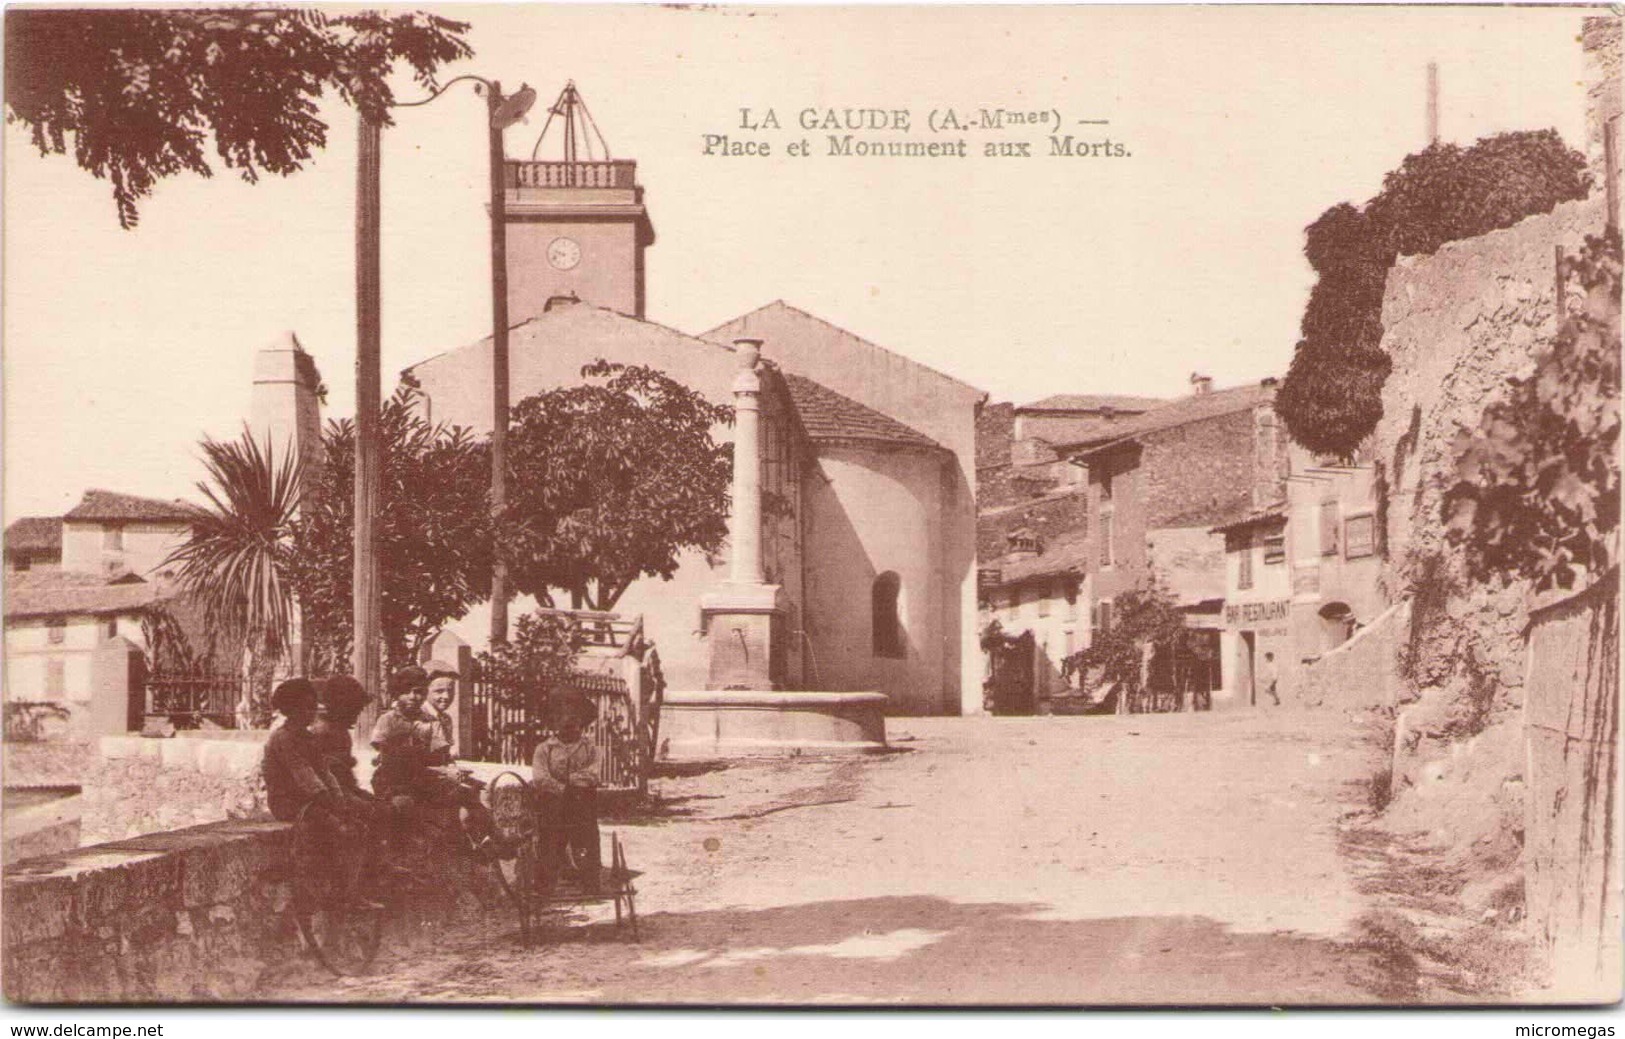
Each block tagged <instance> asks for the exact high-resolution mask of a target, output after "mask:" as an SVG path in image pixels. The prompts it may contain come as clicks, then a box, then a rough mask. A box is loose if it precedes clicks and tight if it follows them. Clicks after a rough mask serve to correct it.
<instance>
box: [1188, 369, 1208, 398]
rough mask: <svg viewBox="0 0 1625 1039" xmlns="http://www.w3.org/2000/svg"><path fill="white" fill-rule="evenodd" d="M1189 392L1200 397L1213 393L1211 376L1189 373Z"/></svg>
mask: <svg viewBox="0 0 1625 1039" xmlns="http://www.w3.org/2000/svg"><path fill="white" fill-rule="evenodd" d="M1191 392H1192V393H1194V394H1196V395H1197V396H1198V397H1200V396H1201V395H1202V394H1204V393H1212V392H1213V376H1211V375H1203V374H1202V373H1201V372H1191Z"/></svg>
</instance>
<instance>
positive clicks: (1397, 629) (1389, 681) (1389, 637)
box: [1297, 603, 1410, 707]
mask: <svg viewBox="0 0 1625 1039" xmlns="http://www.w3.org/2000/svg"><path fill="white" fill-rule="evenodd" d="M1409 627H1410V604H1409V603H1398V604H1396V605H1393V606H1390V607H1388V609H1386V610H1384V611H1383V612H1382V613H1381V614H1379V615H1378V616H1377V617H1376V618H1375V619H1374V620H1372V622H1371V623H1370V624H1369V625H1367V626H1366V627H1364V628H1361V629H1360V630H1359V631H1358V632H1356V633H1355V635H1354V637H1353V638H1351V639H1349V640H1348V641H1347V642H1345V643H1343V644H1342V645H1341V646H1338V647H1337V648H1336V649H1333V650H1331V651H1329V652H1327V653H1326V654H1325V655H1323V656H1322V657H1321V658H1320V659H1319V660H1317V661H1315V662H1314V664H1312V665H1311V666H1310V667H1309V668H1308V669H1307V670H1306V671H1305V672H1304V677H1303V682H1302V683H1301V685H1300V686H1299V688H1298V690H1297V698H1298V700H1299V702H1300V703H1302V704H1303V706H1305V707H1320V706H1323V705H1328V704H1329V705H1333V706H1337V707H1392V706H1393V705H1394V704H1395V703H1396V702H1398V700H1399V699H1400V697H1401V695H1402V694H1401V689H1402V688H1403V682H1404V680H1403V679H1402V678H1401V677H1400V675H1399V647H1400V645H1401V644H1402V643H1403V642H1404V640H1405V636H1406V635H1407V634H1408V632H1409Z"/></svg>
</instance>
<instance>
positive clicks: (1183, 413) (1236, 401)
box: [1094, 383, 1274, 451]
mask: <svg viewBox="0 0 1625 1039" xmlns="http://www.w3.org/2000/svg"><path fill="white" fill-rule="evenodd" d="M1273 394H1274V387H1273V386H1269V387H1266V386H1263V385H1261V384H1259V383H1251V384H1248V385H1246V386H1232V387H1230V388H1229V389H1225V390H1213V391H1211V392H1208V393H1194V394H1191V395H1190V396H1188V397H1181V398H1179V399H1178V400H1176V401H1171V402H1170V403H1167V404H1164V405H1162V406H1161V407H1159V408H1153V409H1152V410H1150V411H1148V412H1146V413H1145V414H1143V415H1136V416H1135V417H1133V418H1131V419H1129V420H1128V421H1126V422H1124V423H1122V424H1121V425H1120V426H1119V427H1118V430H1117V435H1116V436H1115V437H1113V438H1112V439H1111V440H1109V441H1107V442H1106V443H1104V444H1102V445H1100V447H1098V448H1095V449H1094V450H1097V451H1098V450H1102V449H1104V448H1108V447H1115V446H1116V445H1118V444H1121V443H1124V442H1126V441H1129V440H1134V439H1137V438H1139V437H1143V436H1145V435H1147V434H1149V433H1155V432H1158V431H1160V430H1164V429H1173V428H1174V427H1175V426H1183V425H1185V424H1186V423H1190V422H1200V421H1202V420H1203V419H1210V418H1218V417H1219V416H1221V415H1229V414H1232V413H1234V412H1237V411H1250V410H1252V409H1253V408H1255V407H1257V406H1258V405H1260V404H1263V403H1265V402H1267V401H1269V400H1270V399H1272V396H1273Z"/></svg>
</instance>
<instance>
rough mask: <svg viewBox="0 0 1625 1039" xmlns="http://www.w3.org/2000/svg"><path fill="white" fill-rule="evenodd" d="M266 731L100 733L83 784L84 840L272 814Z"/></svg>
mask: <svg viewBox="0 0 1625 1039" xmlns="http://www.w3.org/2000/svg"><path fill="white" fill-rule="evenodd" d="M267 735H268V733H266V732H243V733H225V734H218V735H210V736H203V735H202V734H197V735H195V736H194V735H187V736H177V737H174V738H170V739H149V738H146V737H142V736H104V737H102V738H101V740H100V741H99V743H98V745H97V748H96V751H97V753H96V757H95V758H94V759H93V760H92V762H91V764H90V767H89V769H88V771H87V774H86V776H85V779H84V783H83V786H84V795H83V812H84V814H83V819H82V824H81V825H82V829H83V833H84V839H85V841H87V842H90V843H94V842H98V841H114V840H122V839H125V838H129V837H137V836H140V835H142V834H148V833H157V832H160V831H164V830H174V829H178V828H180V827H183V826H193V825H197V824H200V823H212V822H222V821H224V820H228V819H254V818H264V817H266V816H267V815H268V814H269V812H268V811H267V809H266V805H265V783H264V781H263V780H262V779H261V777H260V759H261V757H262V756H263V754H264V742H265V738H266V736H267Z"/></svg>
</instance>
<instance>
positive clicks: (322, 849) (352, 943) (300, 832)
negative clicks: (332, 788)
mask: <svg viewBox="0 0 1625 1039" xmlns="http://www.w3.org/2000/svg"><path fill="white" fill-rule="evenodd" d="M329 844H330V842H327V841H323V839H322V835H320V834H318V832H317V824H316V823H315V822H314V821H313V820H312V819H311V818H310V817H309V806H307V807H306V809H305V811H302V812H300V813H299V818H298V819H297V820H296V821H295V822H294V827H293V841H292V847H290V849H289V852H288V854H289V859H290V862H291V864H292V866H293V869H292V880H293V888H294V892H293V908H294V918H295V919H296V920H297V921H298V924H299V934H300V936H301V937H303V938H304V941H305V945H306V946H308V947H309V949H310V950H311V951H312V952H313V953H315V954H316V958H317V959H318V960H320V961H321V964H322V966H324V967H326V968H327V969H328V970H330V971H332V972H333V973H334V974H337V975H339V976H341V977H346V976H355V975H360V974H365V973H366V972H367V970H368V969H370V968H371V967H372V961H373V959H374V958H375V957H376V956H377V955H378V947H379V945H380V940H381V938H382V934H383V919H382V917H381V916H380V914H379V911H378V910H376V909H360V908H356V907H355V906H353V905H352V900H353V899H355V898H356V897H358V891H357V890H356V880H357V877H356V875H355V871H352V870H350V869H348V868H347V866H348V864H347V863H345V862H343V861H338V860H335V858H334V856H333V855H332V854H331V853H330V852H331V848H330V847H329V846H327V845H329Z"/></svg>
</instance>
